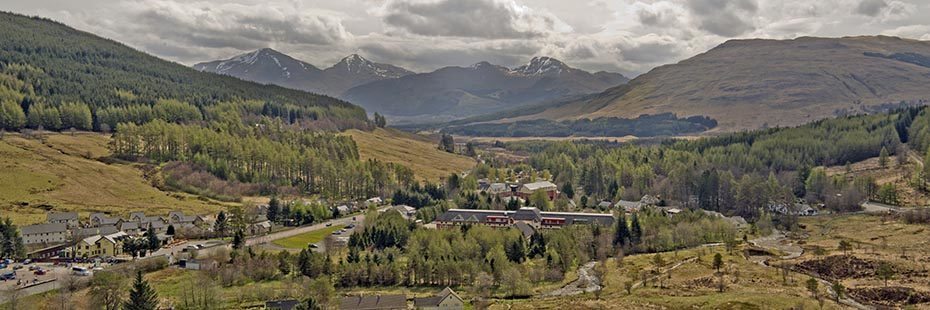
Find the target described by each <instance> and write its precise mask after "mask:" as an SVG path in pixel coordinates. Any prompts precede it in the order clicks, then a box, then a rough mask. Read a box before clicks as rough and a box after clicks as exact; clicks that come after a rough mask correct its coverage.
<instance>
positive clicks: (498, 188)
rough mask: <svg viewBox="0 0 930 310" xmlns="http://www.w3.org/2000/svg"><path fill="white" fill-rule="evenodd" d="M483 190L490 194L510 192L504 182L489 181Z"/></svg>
mask: <svg viewBox="0 0 930 310" xmlns="http://www.w3.org/2000/svg"><path fill="white" fill-rule="evenodd" d="M485 192H486V193H488V194H490V195H492V196H493V195H499V194H503V193H507V192H510V186H507V184H506V183H491V184H488V188H487V189H486V190H485Z"/></svg>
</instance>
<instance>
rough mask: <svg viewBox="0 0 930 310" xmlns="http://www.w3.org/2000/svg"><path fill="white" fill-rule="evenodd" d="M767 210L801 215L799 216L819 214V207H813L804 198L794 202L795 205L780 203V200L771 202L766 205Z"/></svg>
mask: <svg viewBox="0 0 930 310" xmlns="http://www.w3.org/2000/svg"><path fill="white" fill-rule="evenodd" d="M766 210H767V211H769V212H772V213H778V214H782V215H799V216H814V215H817V209H814V208H813V207H811V205H809V204H807V202H805V201H804V200H803V199H798V200H796V201H795V202H794V204H793V205H789V204H785V203H780V202H770V203H769V204H768V206H766Z"/></svg>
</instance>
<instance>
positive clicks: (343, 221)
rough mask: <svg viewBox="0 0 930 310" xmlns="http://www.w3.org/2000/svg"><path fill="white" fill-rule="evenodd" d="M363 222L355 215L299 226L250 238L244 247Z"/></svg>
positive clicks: (382, 209)
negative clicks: (328, 227)
mask: <svg viewBox="0 0 930 310" xmlns="http://www.w3.org/2000/svg"><path fill="white" fill-rule="evenodd" d="M388 208H390V207H383V208H381V209H378V211H384V210H387V209H388ZM353 219H354V220H353ZM363 221H365V214H364V213H362V214H359V215H355V216H349V217H343V218H338V219H332V220H329V221H325V222H322V223H319V224H313V225H307V226H300V227H297V228H294V229H289V230H284V231H279V232H275V233H271V234H267V235H263V236H257V237H251V238H248V239H246V240H245V245H246V246H253V245H260V244H267V243H270V242H271V241H275V240H278V239H284V238H287V237H293V236H296V235H299V234H302V233H307V232H311V231H314V230H318V229H323V228H326V227H327V226H332V225H349V224H351V223H361V222H363Z"/></svg>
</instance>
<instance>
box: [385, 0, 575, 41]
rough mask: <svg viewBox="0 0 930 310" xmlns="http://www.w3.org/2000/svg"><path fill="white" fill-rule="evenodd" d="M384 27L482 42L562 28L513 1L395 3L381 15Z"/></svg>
mask: <svg viewBox="0 0 930 310" xmlns="http://www.w3.org/2000/svg"><path fill="white" fill-rule="evenodd" d="M381 14H382V16H383V20H384V22H385V23H386V24H387V25H390V26H392V27H394V28H396V29H400V30H403V31H406V32H408V33H411V34H417V35H424V36H439V37H469V38H485V39H515V38H536V37H542V36H546V35H548V34H549V33H551V32H554V31H556V28H557V27H558V26H560V24H563V25H564V23H562V22H561V21H559V20H558V18H556V17H555V16H553V15H550V14H544V13H541V12H537V11H535V10H533V9H531V8H529V7H527V6H523V5H519V4H517V3H516V2H514V1H512V0H500V1H499V0H470V1H461V0H438V1H425V2H424V1H411V0H394V1H389V2H387V3H386V4H385V6H384V9H383V11H382V13H381Z"/></svg>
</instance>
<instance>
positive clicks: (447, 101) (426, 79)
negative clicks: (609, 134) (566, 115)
mask: <svg viewBox="0 0 930 310" xmlns="http://www.w3.org/2000/svg"><path fill="white" fill-rule="evenodd" d="M627 80H628V79H627V78H626V77H624V76H623V75H620V74H617V73H607V72H597V73H594V74H592V73H589V72H586V71H584V70H580V69H575V68H572V67H569V66H568V65H566V64H565V63H562V62H561V61H558V60H556V59H553V58H549V57H535V58H533V59H532V60H531V61H530V62H529V63H528V64H526V65H523V66H520V67H517V68H512V69H511V68H506V67H503V66H498V65H493V64H490V63H487V62H480V63H477V64H475V65H473V66H470V67H445V68H441V69H439V70H436V71H433V72H430V73H423V74H414V75H408V76H405V77H401V78H397V79H389V80H383V81H378V82H372V83H369V84H364V85H361V86H358V87H355V88H352V89H349V90H348V91H346V93H345V94H344V95H343V98H345V99H346V100H349V101H351V102H353V103H356V104H358V105H361V106H363V107H365V108H366V109H369V110H371V111H377V112H381V113H382V114H385V115H389V116H407V117H411V116H426V115H428V116H432V117H435V116H436V115H445V116H449V117H453V118H460V117H468V116H474V115H479V114H483V113H492V112H497V111H502V110H505V109H508V108H513V107H515V106H519V105H526V104H532V103H538V102H543V101H549V100H555V99H564V98H568V97H571V96H576V95H581V94H590V93H597V92H600V91H603V90H605V89H607V88H609V87H613V86H616V85H619V84H622V83H625V82H626V81H627Z"/></svg>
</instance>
